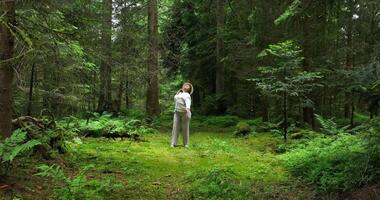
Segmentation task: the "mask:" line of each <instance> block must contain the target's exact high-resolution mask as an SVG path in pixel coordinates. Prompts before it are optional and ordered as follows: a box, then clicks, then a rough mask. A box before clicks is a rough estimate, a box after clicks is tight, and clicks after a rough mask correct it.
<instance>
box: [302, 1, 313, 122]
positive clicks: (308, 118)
mask: <svg viewBox="0 0 380 200" xmlns="http://www.w3.org/2000/svg"><path fill="white" fill-rule="evenodd" d="M302 3H303V4H302V6H303V9H307V7H308V6H310V5H309V4H310V3H311V2H310V1H303V2H302ZM310 18H311V16H308V14H305V15H304V16H303V56H304V60H303V70H305V71H310V65H311V61H310V59H311V57H312V49H311V48H312V43H311V40H312V38H311V35H310V34H311V33H312V32H313V30H312V29H311V25H312V24H311V23H312V22H313V21H312V20H311V19H310ZM303 121H304V122H305V123H307V124H309V125H310V126H311V127H312V128H313V129H315V124H314V108H313V107H310V106H309V105H307V106H304V107H303Z"/></svg>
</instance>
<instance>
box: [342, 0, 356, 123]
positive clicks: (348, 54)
mask: <svg viewBox="0 0 380 200" xmlns="http://www.w3.org/2000/svg"><path fill="white" fill-rule="evenodd" d="M348 3H349V9H350V12H348V14H347V20H348V25H347V35H346V37H347V40H346V41H347V43H346V45H347V47H348V48H347V52H346V68H347V70H352V69H353V53H352V51H353V50H354V49H353V46H352V37H353V21H352V15H353V14H354V0H349V2H348ZM344 103H345V104H344V118H345V119H348V118H350V111H351V104H352V94H351V92H350V91H347V92H346V93H345V102H344Z"/></svg>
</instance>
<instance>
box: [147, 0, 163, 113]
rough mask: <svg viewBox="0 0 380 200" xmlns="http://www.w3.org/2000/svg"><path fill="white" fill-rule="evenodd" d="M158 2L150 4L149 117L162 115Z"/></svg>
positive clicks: (154, 0)
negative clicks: (159, 76) (159, 81)
mask: <svg viewBox="0 0 380 200" xmlns="http://www.w3.org/2000/svg"><path fill="white" fill-rule="evenodd" d="M157 15H158V14H157V0H149V2H148V26H149V28H148V29H149V57H148V90H147V100H146V111H147V114H148V115H149V116H158V115H159V114H160V106H159V87H158V84H159V83H158V20H157Z"/></svg>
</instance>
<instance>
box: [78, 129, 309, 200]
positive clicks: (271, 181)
mask: <svg viewBox="0 0 380 200" xmlns="http://www.w3.org/2000/svg"><path fill="white" fill-rule="evenodd" d="M170 137H171V135H170V133H168V132H166V133H158V134H149V135H145V136H144V140H145V141H142V142H134V141H129V140H109V139H85V140H84V141H83V144H80V145H74V146H73V153H74V154H73V157H72V158H71V159H72V160H71V161H73V163H77V166H76V167H79V168H83V167H85V166H87V165H90V164H92V165H94V168H93V170H92V171H91V174H93V175H94V176H96V177H97V178H101V177H103V178H104V177H107V176H115V177H116V178H117V180H119V181H121V182H122V183H123V185H124V186H125V190H122V192H121V193H122V194H117V195H116V196H114V198H115V199H116V198H127V199H191V197H194V194H192V193H193V192H195V193H200V195H201V194H202V193H203V194H207V193H210V194H212V192H217V191H213V188H212V187H213V186H212V184H213V181H212V180H205V181H203V182H202V184H210V185H203V186H202V188H200V187H199V185H196V184H194V182H196V181H197V179H199V176H201V178H204V177H209V176H210V174H208V172H210V171H213V170H215V169H228V171H231V172H232V173H233V174H235V175H236V177H235V178H236V179H237V180H239V181H245V182H246V183H248V185H249V187H250V192H251V195H252V199H310V198H312V196H311V195H310V194H311V192H310V191H308V190H307V189H305V188H303V187H300V185H296V184H295V183H294V182H295V180H290V179H291V178H290V175H289V174H288V172H287V171H286V170H285V169H284V168H283V166H282V165H281V162H280V160H279V157H278V155H276V154H275V153H274V151H273V147H275V146H276V145H275V144H276V143H279V142H282V140H281V138H280V137H277V136H274V135H272V134H269V133H268V134H257V135H252V136H249V137H247V138H236V137H233V134H231V132H229V131H227V132H218V133H215V132H194V133H192V134H191V138H190V140H191V146H190V148H184V147H183V146H182V145H179V146H178V147H176V148H171V147H170V146H169V144H170ZM179 144H181V140H180V143H179ZM216 176H223V175H221V174H217V175H216ZM211 179H212V177H211ZM222 181H223V180H222ZM290 182H292V184H290ZM240 184H242V183H241V182H240ZM227 190H228V188H227ZM114 195H115V194H114ZM195 195H196V194H195Z"/></svg>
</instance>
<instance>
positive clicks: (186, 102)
mask: <svg viewBox="0 0 380 200" xmlns="http://www.w3.org/2000/svg"><path fill="white" fill-rule="evenodd" d="M185 94H186V95H185V104H186V110H187V112H190V107H191V96H190V94H189V93H185Z"/></svg>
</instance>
